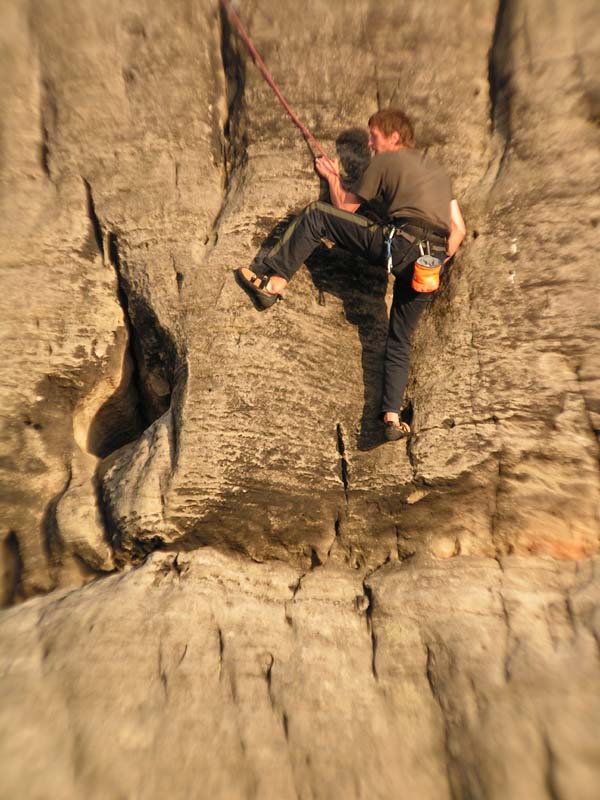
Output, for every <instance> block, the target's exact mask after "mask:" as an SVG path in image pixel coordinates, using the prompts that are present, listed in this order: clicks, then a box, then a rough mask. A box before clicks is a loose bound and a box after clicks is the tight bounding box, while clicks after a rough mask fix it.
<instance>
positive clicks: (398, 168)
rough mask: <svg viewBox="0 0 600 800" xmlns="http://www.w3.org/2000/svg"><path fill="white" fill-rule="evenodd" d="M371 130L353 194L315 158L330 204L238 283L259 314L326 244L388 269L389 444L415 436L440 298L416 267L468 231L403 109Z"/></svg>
mask: <svg viewBox="0 0 600 800" xmlns="http://www.w3.org/2000/svg"><path fill="white" fill-rule="evenodd" d="M368 124H369V134H370V135H369V147H370V149H371V151H372V153H373V156H372V158H371V160H370V162H369V164H368V166H367V168H366V169H365V171H364V173H363V175H362V177H361V178H360V179H359V181H358V183H357V184H356V185H355V186H354V187H353V188H352V190H351V189H348V188H346V186H345V185H344V183H343V180H342V178H341V176H340V170H339V162H338V161H337V159H330V158H328V157H326V156H321V157H319V158H317V159H316V160H315V170H316V172H317V173H318V174H319V175H320V176H321V177H322V178H325V179H326V180H327V182H328V184H329V193H330V197H331V204H330V203H324V202H321V201H316V202H313V203H310V204H309V205H308V206H307V207H306V208H305V209H304V211H302V213H301V214H300V215H299V216H298V217H296V219H295V220H294V221H293V222H292V223H291V224H290V226H289V227H288V228H287V229H286V231H285V232H284V234H283V236H282V237H281V239H280V240H279V241H278V242H277V243H276V244H275V246H274V247H273V248H272V250H271V251H270V252H269V253H268V254H267V256H266V257H265V258H264V260H263V264H264V268H265V269H264V274H263V275H261V276H259V275H257V274H256V273H254V272H253V271H252V270H250V269H248V268H246V267H241V268H239V269H238V270H236V277H237V279H238V281H239V282H240V284H241V285H242V286H243V288H244V289H245V290H246V291H247V292H248V293H249V294H250V295H251V296H252V297H253V299H254V300H255V302H256V304H257V305H258V307H259V308H261V309H266V308H270V307H271V306H272V305H274V304H275V303H276V302H277V300H279V299H280V298H281V296H282V295H283V293H284V292H285V289H286V287H287V285H288V283H289V281H290V280H291V279H292V277H293V276H294V274H295V272H296V271H297V270H298V269H299V267H300V266H301V265H302V263H303V262H304V261H305V260H306V259H307V258H308V257H309V256H310V254H311V253H312V252H313V250H314V249H315V248H316V247H317V246H318V245H319V244H320V243H321V240H322V239H324V238H326V239H329V240H331V241H332V242H334V243H335V244H336V245H339V246H340V247H342V248H344V249H345V250H348V251H350V252H352V253H356V254H359V255H361V256H363V257H364V258H366V259H367V260H368V261H369V262H370V263H373V264H382V265H384V264H385V263H386V261H387V263H388V269H391V272H392V274H393V275H394V277H395V283H394V295H393V302H392V307H391V311H390V320H389V329H388V337H387V342H386V350H385V360H384V380H383V395H382V405H381V414H382V420H383V423H384V435H385V438H386V440H388V441H395V440H397V439H401V438H403V437H405V436H407V435H408V434H410V427H409V425H408V424H407V423H406V422H404V421H403V420H402V419H401V418H400V411H401V406H402V400H403V396H404V391H405V389H406V383H407V380H408V370H409V361H410V341H411V336H412V334H413V332H414V330H415V328H416V326H417V322H418V321H419V317H420V316H421V314H422V313H423V311H424V309H425V308H426V306H427V303H428V302H430V301H431V300H432V298H433V297H434V296H435V294H436V292H435V291H415V289H414V288H413V285H414V284H413V265H414V263H415V261H416V260H417V259H418V258H419V255H423V254H424V252H425V249H426V252H427V254H428V255H430V256H434V257H436V256H437V257H438V258H439V259H440V262H441V261H443V263H444V264H447V263H448V261H449V260H450V259H451V258H452V257H453V256H454V254H455V253H456V251H457V250H458V248H459V246H460V244H461V242H462V240H463V239H464V237H465V234H466V228H465V223H464V220H463V217H462V214H461V211H460V208H459V205H458V203H457V201H456V199H454V197H453V195H452V188H451V183H450V178H449V177H448V175H447V173H446V172H445V170H444V169H443V168H442V167H441V166H440V165H439V164H438V163H437V162H436V161H434V160H433V159H431V158H429V157H428V156H426V155H425V154H424V153H422V152H421V151H419V150H417V149H416V148H415V137H414V131H413V126H412V124H411V122H410V120H409V118H408V117H407V116H406V114H405V113H404V112H403V111H400V110H398V109H385V110H381V111H377V112H376V113H375V114H373V115H372V116H371V117H370V119H369V123H368ZM369 201H380V202H382V203H383V207H384V208H385V214H386V216H385V218H380V219H378V220H377V221H375V220H374V218H373V214H372V213H369V210H368V203H369ZM365 213H368V216H365ZM434 260H435V259H434ZM440 262H437V263H438V264H439V263H440ZM442 269H443V267H442ZM438 270H439V267H438Z"/></svg>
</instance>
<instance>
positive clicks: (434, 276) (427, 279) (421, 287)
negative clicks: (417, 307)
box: [411, 242, 442, 293]
mask: <svg viewBox="0 0 600 800" xmlns="http://www.w3.org/2000/svg"><path fill="white" fill-rule="evenodd" d="M419 249H420V250H421V255H420V256H419V258H417V260H416V261H415V263H414V266H413V276H412V282H411V286H412V288H413V289H414V290H415V292H423V293H427V292H435V291H436V290H437V289H439V286H440V274H441V271H442V261H441V259H439V258H436V256H432V255H431V253H430V252H427V253H425V251H424V250H423V245H422V244H421V242H419ZM427 250H428V251H429V242H427Z"/></svg>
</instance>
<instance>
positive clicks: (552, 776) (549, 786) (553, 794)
mask: <svg viewBox="0 0 600 800" xmlns="http://www.w3.org/2000/svg"><path fill="white" fill-rule="evenodd" d="M542 744H543V745H544V753H545V754H546V766H545V775H544V776H545V782H546V790H547V792H548V797H549V798H550V800H561V797H562V795H561V793H560V791H559V789H558V784H557V780H556V756H555V755H554V750H553V749H552V745H551V743H550V737H549V736H548V731H546V730H544V731H543V733H542Z"/></svg>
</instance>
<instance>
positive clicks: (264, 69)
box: [221, 0, 329, 158]
mask: <svg viewBox="0 0 600 800" xmlns="http://www.w3.org/2000/svg"><path fill="white" fill-rule="evenodd" d="M221 5H222V6H223V8H224V9H225V12H226V13H227V15H228V16H229V18H230V19H231V21H232V22H233V24H234V25H235V27H236V29H237V31H238V33H239V34H240V36H241V37H242V39H243V40H244V42H245V44H246V47H247V48H248V50H249V51H250V55H251V56H252V58H253V60H254V63H255V64H256V66H257V67H258V68H259V70H260V71H261V72H262V74H263V76H264V78H265V80H266V81H267V83H268V84H269V86H270V87H271V89H273V91H274V92H275V95H276V97H277V99H278V100H279V102H280V103H281V105H282V106H283V107H284V108H285V110H286V111H287V113H288V115H289V116H290V118H291V120H292V122H293V123H294V124H295V125H297V126H298V128H299V129H300V130H301V132H302V134H303V136H304V138H305V139H306V141H307V142H308V144H309V146H311V147H312V149H313V152H314V151H315V150H316V151H317V152H318V153H319V154H320V155H322V156H324V157H325V158H329V156H328V155H327V153H326V152H325V151H324V150H323V148H322V147H321V146H320V144H319V143H318V142H317V140H316V139H315V137H314V136H313V135H312V133H311V132H310V131H309V130H308V128H307V127H306V126H305V125H303V124H302V122H300V120H299V118H298V116H297V115H296V114H295V113H294V112H293V111H292V108H291V106H290V104H289V103H288V101H287V100H286V99H285V97H284V96H283V94H282V93H281V91H280V89H279V87H278V86H277V84H276V83H275V81H274V79H273V76H272V75H271V73H270V72H269V70H268V69H267V67H266V65H265V62H264V61H263V60H262V58H261V57H260V55H259V54H258V51H257V50H256V47H254V44H253V43H252V40H251V39H250V37H249V36H248V34H247V33H246V30H245V28H244V26H243V25H242V23H241V20H240V18H239V17H238V15H237V14H236V12H235V9H234V8H233V6H232V5H231V3H230V2H229V0H221Z"/></svg>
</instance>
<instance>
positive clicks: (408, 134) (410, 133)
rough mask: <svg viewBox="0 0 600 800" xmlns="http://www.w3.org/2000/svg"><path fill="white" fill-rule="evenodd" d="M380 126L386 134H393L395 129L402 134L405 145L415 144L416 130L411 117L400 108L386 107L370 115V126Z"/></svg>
mask: <svg viewBox="0 0 600 800" xmlns="http://www.w3.org/2000/svg"><path fill="white" fill-rule="evenodd" d="M373 127H374V128H379V130H380V131H381V132H382V133H383V135H384V136H391V135H392V133H393V132H394V131H396V133H397V134H398V135H399V136H400V143H401V144H403V145H404V146H405V147H414V146H415V132H414V130H413V126H412V123H411V121H410V120H409V118H408V117H407V116H406V114H405V113H404V111H400V109H399V108H384V109H382V110H381V111H376V112H375V113H374V114H371V116H370V117H369V128H373Z"/></svg>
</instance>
